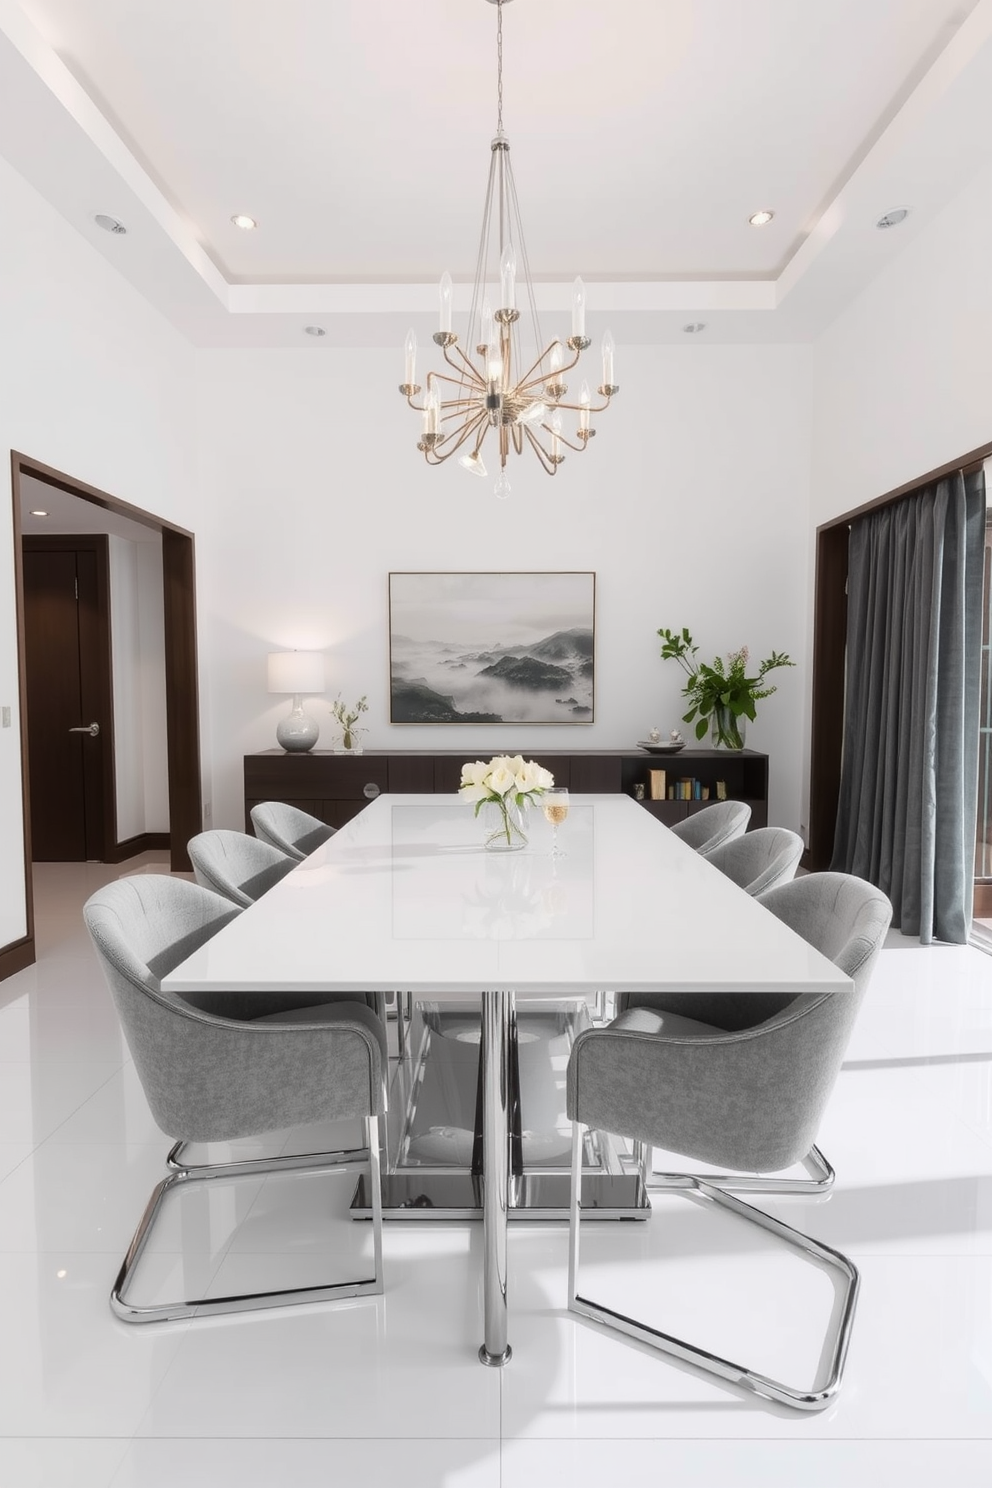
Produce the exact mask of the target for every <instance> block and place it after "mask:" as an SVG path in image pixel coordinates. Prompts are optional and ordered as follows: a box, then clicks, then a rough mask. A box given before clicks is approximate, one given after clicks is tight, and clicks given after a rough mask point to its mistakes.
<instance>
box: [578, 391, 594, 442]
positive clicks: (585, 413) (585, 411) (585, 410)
mask: <svg viewBox="0 0 992 1488" xmlns="http://www.w3.org/2000/svg"><path fill="white" fill-rule="evenodd" d="M591 402H592V394H591V393H590V391H589V384H588V383H587V382H584V383H583V384H582V390H581V392H580V393H579V433H580V434H588V433H589V405H590V403H591Z"/></svg>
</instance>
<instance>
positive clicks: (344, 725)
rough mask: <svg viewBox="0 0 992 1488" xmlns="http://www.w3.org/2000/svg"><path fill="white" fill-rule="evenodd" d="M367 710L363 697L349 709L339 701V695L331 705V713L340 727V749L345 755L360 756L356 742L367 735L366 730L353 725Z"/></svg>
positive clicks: (359, 749) (360, 747)
mask: <svg viewBox="0 0 992 1488" xmlns="http://www.w3.org/2000/svg"><path fill="white" fill-rule="evenodd" d="M368 708H369V705H368V702H367V701H366V699H365V698H364V697H360V698H359V699H358V702H357V703H355V705H354V707H349V706H348V704H347V703H343V702H342V701H341V694H340V693H338V695H337V697H336V698H335V699H334V702H333V703H332V704H331V712H332V713H333V714H334V717H335V718H336V719H337V721H338V723H339V724H340V725H341V749H342V751H343V752H344V753H345V754H361V752H362V746H361V744H360V743H359V742H358V736H359V734H364V733H367V730H366V729H363V728H356V727H355V725H356V724H357V722H358V720H359V718H361V716H362V714H363V713H367V712H368Z"/></svg>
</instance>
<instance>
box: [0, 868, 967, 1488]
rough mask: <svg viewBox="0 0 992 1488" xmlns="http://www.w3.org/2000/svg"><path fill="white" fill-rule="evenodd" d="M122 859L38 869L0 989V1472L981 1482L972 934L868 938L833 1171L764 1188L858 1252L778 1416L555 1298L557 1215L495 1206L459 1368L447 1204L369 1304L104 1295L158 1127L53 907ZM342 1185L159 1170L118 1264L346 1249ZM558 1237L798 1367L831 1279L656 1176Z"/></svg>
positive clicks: (171, 1271)
mask: <svg viewBox="0 0 992 1488" xmlns="http://www.w3.org/2000/svg"><path fill="white" fill-rule="evenodd" d="M134 871H162V864H161V860H159V859H157V858H156V857H155V855H147V856H146V857H144V858H141V859H136V860H134V861H133V862H132V863H129V864H125V865H121V866H120V867H118V868H116V869H111V868H103V867H100V866H98V865H91V864H90V865H79V866H73V865H65V864H47V865H42V866H40V867H39V868H38V869H37V870H36V909H37V920H38V946H39V961H38V964H37V965H36V966H34V967H32V968H29V969H28V970H27V971H24V972H22V973H21V974H20V975H18V976H16V977H13V978H11V979H10V980H8V981H6V982H3V983H0V1316H2V1318H3V1329H2V1337H3V1343H2V1346H0V1484H3V1485H4V1488H137V1485H140V1488H179V1485H182V1488H200V1485H210V1488H227V1485H232V1488H233V1485H238V1488H260V1485H265V1488H272V1485H275V1484H278V1485H280V1488H282V1485H292V1488H311V1485H313V1488H316V1485H321V1488H323V1485H327V1484H331V1483H334V1484H342V1485H350V1484H353V1483H354V1484H359V1483H360V1484H362V1485H364V1488H378V1485H380V1484H382V1485H386V1484H390V1485H392V1484H396V1483H400V1482H404V1483H410V1484H413V1485H421V1484H423V1485H434V1484H437V1485H443V1488H497V1485H505V1488H532V1485H533V1488H537V1485H541V1488H547V1485H557V1484H568V1485H574V1488H585V1485H593V1484H595V1485H597V1488H601V1485H602V1484H603V1483H606V1482H618V1481H619V1482H625V1481H629V1482H634V1481H638V1480H640V1479H644V1480H647V1481H652V1482H664V1483H665V1484H666V1485H668V1488H682V1485H684V1488H690V1485H692V1488H697V1485H699V1488H702V1485H706V1488H710V1485H720V1488H728V1485H736V1484H742V1485H743V1484H758V1483H760V1484H762V1485H764V1488H835V1485H843V1488H862V1485H865V1488H867V1485H872V1488H875V1485H876V1484H879V1483H884V1484H898V1485H899V1488H934V1485H943V1484H953V1485H955V1488H972V1485H976V1488H977V1485H978V1484H982V1485H983V1488H985V1485H987V1484H988V1483H989V1482H992V957H988V956H985V955H983V954H981V953H980V952H979V951H977V950H974V949H971V948H965V947H960V948H958V947H934V948H925V949H923V948H920V947H919V946H917V945H915V943H912V942H909V941H905V940H903V938H902V937H901V936H898V935H891V936H890V937H889V943H888V945H887V947H886V949H885V951H884V952H883V954H882V957H881V961H880V964H879V968H878V971H877V973H876V976H875V981H874V984H873V986H872V988H871V989H870V991H869V994H868V999H867V1001H866V1004H865V1007H864V1010H863V1015H862V1017H861V1020H860V1022H859V1025H858V1027H857V1029H856V1031H855V1034H854V1038H853V1041H852V1044H851V1047H850V1049H849V1051H848V1057H847V1061H846V1063H845V1067H844V1071H843V1073H842V1075H841V1078H840V1081H839V1083H838V1086H837V1088H836V1090H835V1092H834V1095H833V1098H832V1102H831V1105H830V1108H829V1110H828V1113H827V1117H826V1120H825V1123H824V1126H823V1129H822V1131H821V1145H822V1147H823V1149H824V1151H825V1152H826V1153H827V1155H828V1156H829V1157H830V1159H831V1160H832V1161H833V1163H834V1165H835V1167H836V1169H837V1173H838V1178H837V1185H836V1188H835V1190H834V1192H833V1194H832V1195H831V1196H830V1197H829V1198H828V1199H826V1200H813V1199H803V1198H799V1197H795V1198H792V1199H781V1198H780V1199H777V1200H771V1199H766V1200H763V1201H762V1202H764V1204H765V1205H766V1206H767V1207H768V1208H770V1209H771V1210H772V1211H773V1212H774V1213H776V1214H778V1215H780V1216H781V1217H782V1218H785V1219H788V1220H790V1221H791V1222H793V1223H795V1224H797V1225H798V1226H799V1228H801V1229H807V1230H809V1231H810V1232H811V1233H813V1234H815V1235H817V1236H819V1237H820V1238H822V1239H824V1240H826V1241H828V1242H829V1243H831V1244H834V1245H836V1246H838V1247H840V1248H841V1249H842V1250H845V1251H847V1252H849V1253H850V1254H851V1255H852V1256H853V1257H854V1258H855V1259H856V1260H857V1262H858V1264H859V1265H860V1267H861V1271H862V1279H863V1287H862V1295H861V1302H860V1306H859V1310H858V1317H857V1322H856V1325H855V1332H854V1339H853V1343H852V1347H851V1353H850V1359H849V1364H848V1371H847V1378H846V1381H845V1385H844V1389H843V1392H842V1394H841V1396H840V1398H839V1400H838V1401H837V1402H836V1403H835V1404H834V1405H833V1406H832V1407H831V1408H830V1409H828V1410H827V1411H825V1412H823V1413H821V1414H818V1415H811V1416H807V1415H803V1414H800V1413H796V1412H790V1411H787V1410H785V1409H783V1408H779V1407H775V1406H772V1405H768V1404H764V1403H762V1402H760V1401H757V1400H755V1399H754V1398H750V1399H749V1398H747V1397H746V1396H744V1395H742V1394H740V1393H739V1392H737V1391H736V1390H734V1389H733V1388H732V1387H730V1386H726V1387H721V1386H720V1385H718V1384H717V1383H715V1382H714V1381H711V1380H708V1379H706V1378H704V1377H702V1376H701V1375H699V1374H697V1373H696V1372H695V1371H693V1370H692V1369H691V1368H688V1367H679V1366H677V1365H675V1364H673V1363H670V1362H668V1361H667V1360H665V1359H663V1358H661V1357H660V1356H658V1355H655V1354H653V1353H651V1352H650V1351H649V1350H647V1349H645V1348H643V1347H641V1346H639V1345H637V1344H633V1343H630V1342H627V1341H625V1340H623V1339H621V1338H618V1337H615V1336H612V1335H610V1334H608V1333H606V1332H604V1331H602V1330H601V1329H599V1328H597V1327H596V1326H595V1325H593V1324H590V1323H585V1322H583V1321H582V1320H579V1319H577V1318H574V1317H572V1316H570V1315H569V1314H568V1313H567V1312H566V1310H565V1307H564V1288H565V1252H566V1246H565V1232H564V1229H563V1228H561V1227H557V1226H550V1225H521V1226H517V1227H512V1228H511V1234H510V1338H511V1342H512V1344H513V1348H514V1358H513V1360H512V1362H511V1363H510V1365H509V1366H508V1367H507V1368H506V1369H505V1370H503V1371H496V1370H487V1369H483V1368H481V1367H480V1365H479V1364H478V1363H477V1362H476V1357H475V1355H476V1348H477V1346H478V1343H479V1340H480V1337H481V1291H480V1269H481V1233H480V1231H479V1228H478V1227H473V1226H468V1225H465V1226H462V1225H447V1226H445V1225H439V1224H434V1225H431V1224H426V1225H419V1224H416V1225H415V1224H410V1225H393V1226H388V1225H387V1228H386V1240H385V1267H386V1293H385V1295H384V1296H383V1297H382V1298H365V1299H358V1300H356V1301H354V1302H351V1303H345V1304H343V1305H342V1304H339V1305H338V1306H337V1307H328V1306H324V1307H303V1308H290V1309H284V1310H281V1311H276V1312H272V1313H269V1314H265V1315H261V1314H256V1315H254V1316H252V1315H247V1316H242V1317H239V1318H225V1319H200V1320H197V1321H193V1322H183V1323H174V1324H166V1325H155V1326H152V1327H148V1328H135V1327H128V1326H127V1325H125V1324H123V1323H121V1322H119V1321H117V1320H116V1319H115V1318H113V1317H112V1315H111V1313H110V1309H109V1306H108V1303H107V1294H108V1291H109V1288H110V1285H111V1283H112V1281H113V1278H114V1275H115V1274H116V1271H117V1267H118V1265H119V1263H120V1259H121V1256H122V1254H123V1252H124V1250H125V1248H126V1246H127V1243H128V1240H129V1239H130V1236H131V1233H132V1230H133V1228H134V1225H135V1223H136V1221H137V1219H138V1216H139V1214H140V1212H141V1209H142V1206H143V1204H144V1201H145V1199H146V1198H147V1196H148V1194H149V1192H150V1191H151V1188H152V1187H153V1185H154V1183H155V1182H156V1180H157V1179H158V1177H160V1176H161V1173H162V1162H163V1158H164V1155H165V1152H166V1150H167V1147H168V1143H167V1140H166V1138H165V1137H164V1136H163V1135H162V1133H160V1132H159V1131H158V1130H157V1128H156V1127H155V1124H154V1122H153V1121H152V1120H151V1117H150V1115H149V1113H148V1109H147V1106H146V1104H145V1101H144V1097H143V1095H142V1092H141V1088H140V1086H139V1084H138V1081H137V1079H136V1077H135V1073H134V1069H133V1067H132V1065H131V1062H130V1060H129V1058H128V1054H127V1050H126V1047H125V1046H124V1043H123V1041H122V1039H121V1035H120V1032H119V1030H118V1027H117V1022H116V1018H115V1016H114V1013H113V1008H112V1005H111V1002H110V999H109V996H108V994H107V992H106V990H105V988H104V985H103V982H102V978H101V975H100V972H99V969H98V967H97V965H96V962H95V959H94V957H93V954H92V952H91V950H90V947H89V944H88V942H87V940H86V937H85V934H84V932H83V929H82V924H81V920H80V907H81V905H82V903H83V901H84V900H85V898H86V897H87V895H88V894H89V893H90V892H92V890H93V889H94V888H96V887H98V886H99V885H100V884H101V883H103V882H106V881H107V880H108V879H110V878H112V877H116V876H118V875H119V874H121V873H123V872H134ZM311 1135H312V1134H305V1135H302V1138H301V1134H300V1133H296V1134H293V1133H287V1134H284V1135H283V1136H281V1137H280V1138H278V1140H279V1142H280V1144H282V1145H285V1146H286V1147H287V1148H288V1146H289V1144H290V1143H291V1142H293V1141H294V1140H297V1141H298V1140H301V1139H302V1140H304V1141H306V1140H308V1136H311ZM325 1135H330V1134H325ZM337 1135H338V1137H339V1138H340V1136H341V1134H340V1133H338V1134H337ZM659 1165H660V1164H659ZM350 1189H351V1182H350V1180H348V1179H346V1178H344V1177H342V1176H341V1175H333V1174H332V1175H316V1176H315V1175H300V1176H296V1177H283V1178H279V1179H274V1178H270V1179H268V1180H265V1181H260V1180H257V1179H256V1180H254V1181H252V1180H241V1181H240V1182H238V1183H237V1184H231V1185H225V1186H224V1188H223V1189H222V1190H219V1191H217V1192H216V1193H214V1194H213V1195H212V1196H210V1197H209V1199H208V1198H207V1197H206V1196H204V1195H203V1194H198V1193H194V1194H187V1195H184V1196H183V1197H182V1199H181V1200H180V1201H179V1202H178V1203H177V1204H176V1205H175V1207H174V1209H173V1211H172V1212H170V1213H168V1214H167V1215H166V1216H165V1218H164V1222H163V1223H162V1225H161V1227H160V1229H159V1230H158V1232H157V1234H156V1237H155V1244H154V1250H153V1251H152V1252H151V1253H150V1254H149V1255H148V1256H147V1258H146V1260H147V1264H145V1265H144V1270H143V1274H142V1278H141V1285H142V1287H143V1288H145V1289H146V1290H147V1291H148V1294H149V1296H151V1295H163V1296H164V1295H170V1294H171V1295H175V1292H176V1290H177V1289H180V1288H186V1287H193V1286H196V1285H202V1286H203V1287H204V1288H207V1289H217V1288H222V1289H227V1288H230V1287H238V1288H240V1287H242V1286H244V1287H249V1286H254V1285H256V1284H258V1283H263V1284H264V1282H265V1280H267V1279H269V1278H279V1279H280V1280H283V1279H284V1280H285V1281H287V1282H295V1283H296V1284H302V1283H304V1282H306V1281H307V1280H309V1279H310V1278H313V1277H326V1276H327V1275H328V1268H334V1267H339V1266H340V1267H343V1268H347V1266H348V1265H349V1264H350V1263H351V1261H352V1260H353V1259H354V1258H355V1257H357V1256H358V1254H359V1252H360V1251H361V1249H362V1247H363V1246H365V1245H366V1244H367V1241H368V1233H367V1228H366V1227H364V1226H359V1225H352V1224H351V1223H350V1222H349V1221H348V1220H347V1217H346V1205H347V1201H348V1198H349V1196H350ZM584 1235H587V1236H588V1240H587V1243H586V1244H585V1246H584V1254H583V1265H584V1268H585V1269H584V1288H585V1290H586V1291H587V1292H588V1293H590V1294H592V1295H594V1296H596V1298H597V1300H599V1301H603V1302H606V1303H607V1304H610V1303H613V1304H614V1305H617V1306H620V1307H624V1306H626V1307H627V1308H628V1309H629V1310H635V1311H637V1312H638V1313H639V1314H640V1315H641V1316H642V1317H645V1318H647V1319H648V1320H649V1321H651V1320H655V1321H657V1322H658V1323H659V1324H660V1325H662V1326H665V1327H666V1328H670V1329H672V1330H673V1331H676V1332H677V1331H679V1330H682V1331H684V1333H685V1335H686V1336H688V1337H690V1338H692V1339H693V1340H694V1341H698V1342H702V1343H704V1344H706V1343H707V1342H708V1343H709V1344H710V1345H711V1346H712V1347H713V1348H715V1349H717V1350H719V1351H723V1352H729V1353H730V1354H731V1356H732V1357H741V1358H743V1359H745V1361H746V1362H747V1363H749V1364H752V1365H754V1366H756V1367H758V1368H765V1369H767V1370H769V1371H772V1372H774V1371H776V1370H777V1371H780V1372H781V1373H782V1375H783V1376H784V1377H786V1378H789V1379H790V1380H795V1381H797V1382H799V1381H802V1380H804V1379H807V1378H808V1379H810V1380H812V1379H813V1378H814V1377H815V1375H816V1371H817V1369H818V1367H819V1346H820V1341H821V1337H822V1329H823V1327H824V1326H825V1323H826V1321H827V1318H828V1317H829V1314H830V1309H831V1305H832V1302H833V1293H832V1289H831V1287H830V1285H829V1284H828V1282H827V1279H826V1278H825V1276H824V1275H823V1274H822V1273H821V1272H820V1271H819V1270H818V1269H816V1268H814V1267H808V1266H804V1265H803V1264H801V1263H798V1262H797V1261H796V1260H795V1259H794V1258H793V1257H792V1255H791V1254H784V1255H783V1253H782V1252H781V1251H779V1250H776V1249H775V1248H774V1246H773V1244H772V1243H771V1242H768V1243H766V1240H765V1237H763V1236H761V1237H758V1236H756V1235H754V1234H752V1233H751V1232H750V1231H749V1230H748V1229H747V1228H744V1229H743V1230H742V1227H741V1225H740V1223H739V1221H736V1220H734V1219H732V1218H727V1217H725V1216H723V1215H722V1214H717V1215H714V1214H713V1213H712V1212H710V1211H708V1210H705V1209H700V1207H699V1205H698V1204H697V1203H695V1202H693V1201H692V1200H691V1199H687V1198H686V1197H684V1196H679V1195H666V1196H660V1195H659V1196H657V1198H656V1201H655V1213H654V1216H653V1219H652V1221H651V1222H650V1223H648V1224H646V1225H616V1224H613V1225H610V1224H604V1225H599V1226H596V1225H588V1226H587V1228H586V1229H585V1230H584ZM170 1288H171V1289H172V1291H171V1293H170Z"/></svg>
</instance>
